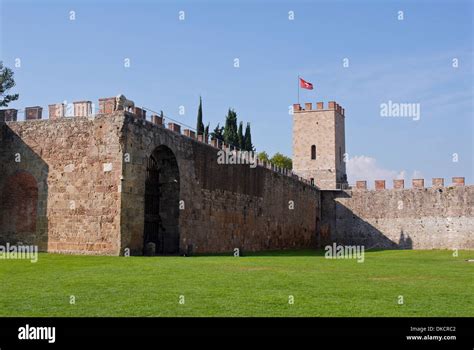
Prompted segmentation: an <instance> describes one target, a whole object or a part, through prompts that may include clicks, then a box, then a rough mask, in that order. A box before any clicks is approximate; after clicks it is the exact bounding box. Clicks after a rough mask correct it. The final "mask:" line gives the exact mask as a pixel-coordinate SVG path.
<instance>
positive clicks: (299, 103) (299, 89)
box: [298, 75, 300, 104]
mask: <svg viewBox="0 0 474 350" xmlns="http://www.w3.org/2000/svg"><path fill="white" fill-rule="evenodd" d="M298 104H300V76H299V75H298Z"/></svg>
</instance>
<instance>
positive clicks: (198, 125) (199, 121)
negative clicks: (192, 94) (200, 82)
mask: <svg viewBox="0 0 474 350" xmlns="http://www.w3.org/2000/svg"><path fill="white" fill-rule="evenodd" d="M203 133H204V123H203V122H202V98H201V96H199V108H198V115H197V123H196V134H197V135H202V134H203Z"/></svg>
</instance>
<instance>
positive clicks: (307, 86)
mask: <svg viewBox="0 0 474 350" xmlns="http://www.w3.org/2000/svg"><path fill="white" fill-rule="evenodd" d="M300 86H301V87H302V88H303V89H308V90H313V84H311V83H310V82H307V81H306V80H304V79H301V78H300Z"/></svg>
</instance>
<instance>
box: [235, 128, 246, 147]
mask: <svg viewBox="0 0 474 350" xmlns="http://www.w3.org/2000/svg"><path fill="white" fill-rule="evenodd" d="M237 141H238V142H237V143H238V146H239V148H240V149H242V150H245V144H244V133H243V122H240V123H239V131H238V133H237Z"/></svg>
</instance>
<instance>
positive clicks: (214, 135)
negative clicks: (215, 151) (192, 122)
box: [211, 124, 224, 141]
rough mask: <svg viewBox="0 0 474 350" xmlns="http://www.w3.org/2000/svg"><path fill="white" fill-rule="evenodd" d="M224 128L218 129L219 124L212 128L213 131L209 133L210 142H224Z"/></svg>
mask: <svg viewBox="0 0 474 350" xmlns="http://www.w3.org/2000/svg"><path fill="white" fill-rule="evenodd" d="M223 132H224V127H219V124H217V126H216V127H215V128H214V131H213V132H211V139H212V140H221V141H223V140H224V135H223Z"/></svg>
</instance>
